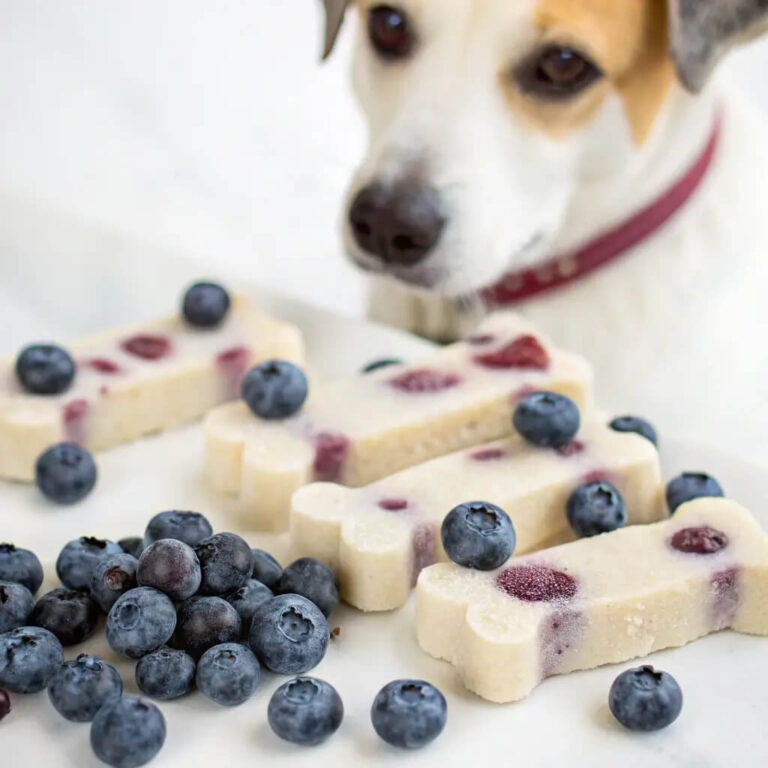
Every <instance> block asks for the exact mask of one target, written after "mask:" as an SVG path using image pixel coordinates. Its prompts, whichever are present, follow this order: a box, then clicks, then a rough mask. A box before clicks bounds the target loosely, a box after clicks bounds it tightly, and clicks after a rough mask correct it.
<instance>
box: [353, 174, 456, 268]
mask: <svg viewBox="0 0 768 768" xmlns="http://www.w3.org/2000/svg"><path fill="white" fill-rule="evenodd" d="M349 223H350V227H351V229H352V234H353V236H354V238H355V242H356V243H357V244H358V246H360V248H362V249H363V250H364V251H366V252H367V253H370V254H373V255H374V256H376V257H377V258H379V259H380V260H381V261H382V262H384V263H385V264H391V265H400V266H409V265H412V264H416V263H418V262H419V261H421V260H422V259H424V257H425V256H427V254H428V253H429V252H430V251H431V250H432V249H433V248H434V247H435V245H436V244H437V241H438V240H439V239H440V234H441V232H442V230H443V225H444V224H445V219H444V218H443V216H442V213H441V210H440V196H439V195H438V193H437V192H436V191H435V190H434V189H432V188H431V187H427V186H424V185H422V184H418V183H415V182H405V183H401V184H396V185H394V186H391V187H385V186H383V185H381V184H371V185H369V186H367V187H364V188H363V189H362V190H360V192H358V194H357V195H356V197H355V199H354V200H353V201H352V205H351V206H350V209H349Z"/></svg>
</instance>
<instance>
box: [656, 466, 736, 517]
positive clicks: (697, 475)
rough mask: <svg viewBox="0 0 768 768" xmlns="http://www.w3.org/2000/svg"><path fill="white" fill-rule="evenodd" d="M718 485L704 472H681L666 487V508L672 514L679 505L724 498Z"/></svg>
mask: <svg viewBox="0 0 768 768" xmlns="http://www.w3.org/2000/svg"><path fill="white" fill-rule="evenodd" d="M724 495H725V494H724V493H723V489H722V487H721V486H720V483H718V482H717V480H715V478H714V477H712V476H711V475H707V474H706V473H704V472H683V473H682V474H681V475H678V476H677V477H675V478H672V480H670V481H669V483H668V485H667V506H668V507H669V512H670V514H672V513H673V512H674V511H675V510H676V509H677V508H678V507H679V506H680V505H681V504H685V502H686V501H692V500H693V499H700V498H703V497H709V496H724Z"/></svg>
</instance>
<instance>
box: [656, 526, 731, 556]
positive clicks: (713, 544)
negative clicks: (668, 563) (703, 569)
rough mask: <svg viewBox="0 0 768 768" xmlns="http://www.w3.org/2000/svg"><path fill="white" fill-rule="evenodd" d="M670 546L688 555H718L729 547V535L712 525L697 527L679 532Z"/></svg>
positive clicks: (673, 537)
mask: <svg viewBox="0 0 768 768" xmlns="http://www.w3.org/2000/svg"><path fill="white" fill-rule="evenodd" d="M669 543H670V546H671V547H672V548H673V549H676V550H677V551H678V552H685V553H686V554H688V555H716V554H717V553H718V552H720V550H723V549H725V548H726V547H727V546H728V543H729V540H728V535H727V534H726V533H724V532H723V531H718V530H717V528H713V527H712V526H711V525H697V526H694V527H692V528H683V529H682V530H679V531H677V532H676V533H675V534H674V535H673V536H672V538H671V539H670V540H669Z"/></svg>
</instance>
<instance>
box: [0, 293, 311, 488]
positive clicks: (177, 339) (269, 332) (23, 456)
mask: <svg viewBox="0 0 768 768" xmlns="http://www.w3.org/2000/svg"><path fill="white" fill-rule="evenodd" d="M35 351H39V352H40V354H42V355H43V356H45V355H46V354H47V355H48V359H47V360H43V363H44V364H47V365H49V367H50V362H51V360H50V357H51V356H50V347H45V346H44V345H41V346H38V347H36V348H35V349H33V350H32V352H33V355H32V357H34V353H35ZM58 353H59V355H58V357H59V358H61V359H63V361H64V363H65V365H63V366H62V365H59V370H58V372H59V373H60V374H61V373H63V375H62V376H59V377H58V378H57V376H55V375H54V376H53V377H50V376H48V377H47V380H45V379H43V378H41V376H40V375H39V374H40V369H41V368H40V357H39V356H38V359H37V361H35V360H34V359H33V360H31V361H30V359H29V358H30V355H29V354H28V352H25V353H24V354H22V355H21V356H20V357H24V358H25V360H24V362H21V363H20V362H19V359H20V358H19V359H8V360H3V361H0V477H6V478H10V479H15V480H26V481H29V480H32V479H33V476H34V465H35V460H36V459H37V457H38V456H39V455H40V454H41V453H42V452H43V451H44V450H45V449H46V448H48V447H49V446H51V445H52V444H54V443H59V442H63V441H67V442H77V443H80V444H82V445H84V446H85V447H87V448H89V449H90V450H101V449H105V448H110V447H112V446H115V445H118V444H120V443H123V442H127V441H129V440H133V439H135V438H137V437H140V436H141V435H145V434H147V433H151V432H156V431H159V430H163V429H168V428H170V427H174V426H176V425H178V424H182V423H184V422H187V421H191V420H193V419H196V418H198V417H200V416H202V415H203V414H204V413H205V412H206V411H208V410H210V409H211V408H213V407H214V406H216V405H219V404H221V403H223V402H225V401H227V400H231V399H233V398H236V397H238V395H239V388H240V381H241V379H242V377H243V375H244V374H245V373H246V372H247V370H248V369H249V368H250V367H251V366H252V365H253V364H254V363H257V362H260V361H262V360H265V359H268V358H272V357H276V356H277V357H281V358H283V359H288V360H295V361H297V362H301V360H302V358H303V349H302V340H301V336H300V334H299V332H298V330H297V329H296V328H294V327H293V326H291V325H287V324H285V323H282V322H279V321H277V320H275V319H273V318H271V317H269V316H268V315H266V314H265V313H264V312H263V311H261V310H260V309H259V308H258V307H256V306H254V305H253V304H252V303H251V302H250V301H248V300H247V299H246V298H244V297H235V298H233V299H232V302H231V306H228V308H227V312H226V315H225V316H224V317H223V318H222V319H221V321H220V322H219V323H218V324H217V325H215V326H211V325H208V326H203V325H195V324H193V323H192V322H191V321H190V320H189V319H186V318H185V317H184V316H183V315H181V314H179V315H176V316H173V317H167V318H163V319H160V320H156V321H153V322H147V323H142V324H139V325H135V326H132V327H128V328H122V329H117V330H113V331H107V332H105V333H101V334H99V335H96V336H93V337H91V338H88V339H83V340H81V341H77V342H74V343H72V344H69V345H67V349H66V351H64V350H61V349H58ZM54 362H57V363H60V362H61V360H58V361H54ZM67 366H68V367H67ZM62 369H63V370H62ZM54 373H56V372H55V371H54ZM42 390H45V391H46V392H48V393H47V394H42V393H40V392H41V391H42Z"/></svg>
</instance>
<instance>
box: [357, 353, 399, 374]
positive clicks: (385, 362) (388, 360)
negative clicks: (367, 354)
mask: <svg viewBox="0 0 768 768" xmlns="http://www.w3.org/2000/svg"><path fill="white" fill-rule="evenodd" d="M402 362H403V361H402V360H399V359H398V358H396V357H383V358H381V359H380V360H372V361H371V362H370V363H368V365H365V366H363V369H362V370H361V373H373V372H374V371H380V370H381V369H382V368H389V366H391V365H401V364H402Z"/></svg>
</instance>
